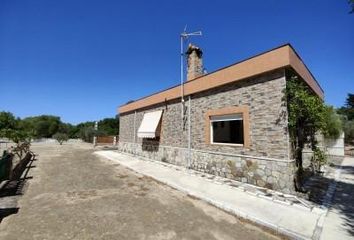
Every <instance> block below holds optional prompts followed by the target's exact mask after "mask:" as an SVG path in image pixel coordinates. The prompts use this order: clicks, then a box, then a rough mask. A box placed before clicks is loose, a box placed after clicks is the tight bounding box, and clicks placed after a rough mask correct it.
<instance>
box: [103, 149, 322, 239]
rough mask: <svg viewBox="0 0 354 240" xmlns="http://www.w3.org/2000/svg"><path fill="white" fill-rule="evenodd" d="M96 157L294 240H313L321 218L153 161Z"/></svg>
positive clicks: (110, 155) (108, 153)
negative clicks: (122, 166)
mask: <svg viewBox="0 0 354 240" xmlns="http://www.w3.org/2000/svg"><path fill="white" fill-rule="evenodd" d="M96 154H98V155H100V156H104V157H106V158H108V159H110V160H112V161H113V162H116V163H119V164H122V165H124V166H127V167H129V168H131V169H133V170H134V171H136V172H139V173H142V174H144V175H147V176H150V177H153V178H155V179H157V180H159V181H161V182H163V183H166V184H168V185H170V186H172V187H174V188H176V189H179V190H181V191H184V192H186V193H188V194H190V195H193V196H195V197H198V198H200V199H203V200H205V201H208V202H210V203H212V204H214V205H216V206H219V207H221V208H223V209H225V210H227V211H230V212H233V213H234V214H236V215H238V216H241V217H244V218H246V219H250V220H252V221H255V222H258V223H260V224H262V225H265V226H268V227H270V228H273V229H275V230H276V231H279V232H281V233H285V234H287V235H290V236H293V237H297V238H304V239H310V238H312V236H313V234H314V231H315V229H316V224H317V221H318V219H319V217H320V213H316V212H311V211H309V210H305V209H302V208H298V207H295V206H292V205H284V204H280V203H277V202H273V201H270V200H267V199H262V198H260V197H256V196H252V195H250V194H248V193H245V192H243V191H242V190H239V189H237V188H230V187H229V186H227V185H222V184H216V183H215V182H211V181H207V180H206V179H205V178H200V177H197V176H195V175H192V174H188V173H186V171H177V170H176V169H175V168H170V167H166V166H163V165H162V164H160V163H156V162H153V161H144V160H139V159H138V158H135V157H132V156H129V155H125V154H122V153H119V152H115V151H99V152H96ZM321 213H323V212H321Z"/></svg>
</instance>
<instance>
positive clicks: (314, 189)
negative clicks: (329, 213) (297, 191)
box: [309, 165, 354, 236]
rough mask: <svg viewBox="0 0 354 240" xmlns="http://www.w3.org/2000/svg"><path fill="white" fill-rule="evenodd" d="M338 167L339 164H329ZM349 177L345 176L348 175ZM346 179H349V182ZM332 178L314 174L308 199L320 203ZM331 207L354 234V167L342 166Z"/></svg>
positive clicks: (353, 234) (351, 233) (345, 227)
mask: <svg viewBox="0 0 354 240" xmlns="http://www.w3.org/2000/svg"><path fill="white" fill-rule="evenodd" d="M331 167H333V168H334V169H338V168H340V167H341V166H340V165H331ZM348 175H349V177H345V176H348ZM346 180H351V181H352V182H353V183H350V182H348V181H346ZM333 181H334V180H333V179H329V178H326V177H323V176H316V180H315V181H314V182H313V183H312V184H311V187H310V191H309V200H310V201H311V202H314V203H316V204H322V203H323V198H324V196H325V194H326V192H327V187H328V186H329V185H330V184H331V183H333ZM331 209H334V210H338V212H339V213H340V214H341V216H342V219H343V220H344V226H342V227H343V228H344V229H346V230H347V231H348V233H349V234H350V235H352V236H354V167H353V166H342V167H341V179H340V181H338V182H337V186H336V190H335V193H334V196H333V199H332V204H331Z"/></svg>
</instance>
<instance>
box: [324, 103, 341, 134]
mask: <svg viewBox="0 0 354 240" xmlns="http://www.w3.org/2000/svg"><path fill="white" fill-rule="evenodd" d="M342 131H343V124H342V120H341V118H340V116H339V115H338V114H337V113H336V111H335V110H334V108H333V107H329V106H325V112H324V127H323V129H322V133H323V135H324V136H325V137H327V138H333V139H336V138H338V137H339V136H340V134H341V133H342Z"/></svg>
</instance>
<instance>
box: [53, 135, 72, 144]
mask: <svg viewBox="0 0 354 240" xmlns="http://www.w3.org/2000/svg"><path fill="white" fill-rule="evenodd" d="M53 138H54V139H55V140H57V141H58V143H59V144H60V145H62V144H63V142H66V141H68V140H69V136H68V135H67V134H66V133H56V134H54V135H53Z"/></svg>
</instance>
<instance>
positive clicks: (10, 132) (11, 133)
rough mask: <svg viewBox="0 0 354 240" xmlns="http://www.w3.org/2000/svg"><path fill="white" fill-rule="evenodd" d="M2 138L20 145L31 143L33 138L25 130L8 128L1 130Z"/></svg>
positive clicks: (0, 135)
mask: <svg viewBox="0 0 354 240" xmlns="http://www.w3.org/2000/svg"><path fill="white" fill-rule="evenodd" d="M0 137H6V138H8V139H10V140H11V141H13V142H14V143H16V144H19V143H21V142H29V141H30V139H31V137H32V136H31V135H30V134H29V133H28V132H26V131H23V130H19V129H10V128H7V129H1V130H0Z"/></svg>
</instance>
